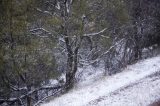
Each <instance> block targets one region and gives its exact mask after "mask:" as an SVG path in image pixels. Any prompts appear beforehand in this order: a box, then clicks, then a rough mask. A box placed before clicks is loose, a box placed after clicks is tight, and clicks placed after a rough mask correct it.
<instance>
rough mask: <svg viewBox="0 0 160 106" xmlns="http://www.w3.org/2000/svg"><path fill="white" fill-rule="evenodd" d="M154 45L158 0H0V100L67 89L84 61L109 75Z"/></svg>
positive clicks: (159, 28)
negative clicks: (55, 81) (52, 82)
mask: <svg viewBox="0 0 160 106" xmlns="http://www.w3.org/2000/svg"><path fill="white" fill-rule="evenodd" d="M155 44H156V45H159V44H160V2H158V1H157V0H0V80H1V81H0V104H2V105H12V106H13V105H16V106H18V105H27V106H31V105H33V104H35V103H36V102H38V103H39V101H40V100H42V99H43V98H44V97H46V96H50V95H53V94H54V93H57V90H59V93H60V92H66V91H68V90H70V89H71V88H72V87H73V86H74V83H75V79H76V73H77V70H78V68H79V67H83V66H86V65H92V66H94V67H96V66H98V65H99V64H104V68H105V70H106V71H105V74H106V75H111V74H114V73H116V72H119V71H120V68H121V67H124V66H126V65H127V64H130V63H132V62H135V61H136V60H138V59H141V58H143V49H144V48H149V47H150V46H152V45H155ZM63 75H65V77H64V79H60V76H63ZM53 79H56V80H58V81H59V82H58V84H57V85H51V84H50V82H51V80H53ZM49 85H50V86H49Z"/></svg>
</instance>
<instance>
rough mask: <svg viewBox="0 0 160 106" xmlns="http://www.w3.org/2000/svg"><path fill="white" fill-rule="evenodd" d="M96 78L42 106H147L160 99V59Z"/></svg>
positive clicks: (149, 60) (142, 62)
mask: <svg viewBox="0 0 160 106" xmlns="http://www.w3.org/2000/svg"><path fill="white" fill-rule="evenodd" d="M93 79H94V77H93ZM93 79H89V81H91V82H89V81H88V82H87V83H88V84H87V85H86V84H85V85H84V86H82V85H81V84H80V85H77V86H76V87H75V88H74V89H73V90H71V91H70V92H68V93H67V94H64V95H62V96H60V97H57V98H55V99H54V100H52V101H50V102H49V103H44V104H42V106H86V105H87V106H93V105H95V106H146V105H148V104H150V103H152V102H153V101H155V100H156V99H159V98H160V90H159V88H160V56H157V57H153V58H150V59H146V60H142V61H139V62H138V63H136V64H134V65H130V66H127V67H126V68H125V69H124V70H123V72H121V73H118V74H116V75H113V76H109V77H108V76H106V77H105V76H102V77H100V76H99V79H98V80H93ZM93 81H94V82H93Z"/></svg>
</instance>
